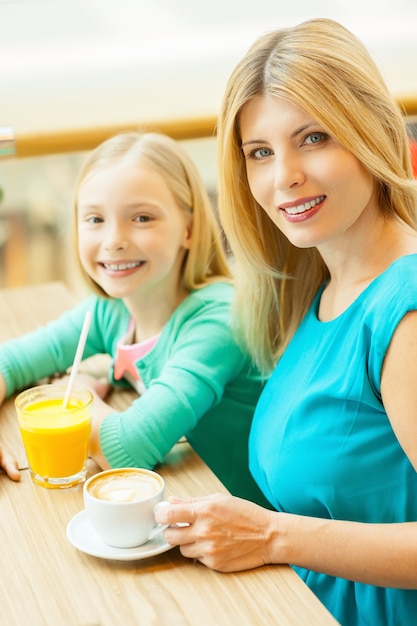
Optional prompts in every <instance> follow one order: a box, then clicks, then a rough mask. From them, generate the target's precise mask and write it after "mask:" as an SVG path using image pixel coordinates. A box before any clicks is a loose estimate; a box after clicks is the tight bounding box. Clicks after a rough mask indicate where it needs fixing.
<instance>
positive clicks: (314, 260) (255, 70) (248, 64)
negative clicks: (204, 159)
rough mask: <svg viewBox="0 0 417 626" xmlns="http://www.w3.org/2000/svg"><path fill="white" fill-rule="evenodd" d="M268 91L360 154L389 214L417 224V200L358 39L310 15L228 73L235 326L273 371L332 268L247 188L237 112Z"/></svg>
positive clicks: (226, 193) (228, 223) (226, 201)
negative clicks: (295, 241) (289, 234)
mask: <svg viewBox="0 0 417 626" xmlns="http://www.w3.org/2000/svg"><path fill="white" fill-rule="evenodd" d="M266 94H268V95H271V96H274V97H278V98H285V99H286V100H287V101H290V102H292V103H294V104H296V105H297V106H299V107H300V108H301V109H303V110H304V111H305V112H306V113H307V114H308V115H310V116H311V117H312V118H313V119H315V120H316V121H317V122H318V123H319V124H320V125H322V126H323V128H324V129H325V130H327V132H329V133H330V134H331V135H332V136H333V137H334V138H335V139H336V140H337V141H338V142H339V143H340V144H341V145H342V146H344V147H345V148H346V149H347V150H349V151H350V152H351V153H352V154H353V155H354V156H355V157H356V158H357V159H358V161H360V163H361V164H362V165H363V166H364V167H365V168H366V169H367V170H368V171H369V172H370V173H371V174H372V176H373V177H374V180H375V184H376V186H377V189H378V193H379V203H380V206H381V210H382V211H383V212H384V213H385V214H386V215H387V216H394V215H397V216H399V217H400V218H401V219H402V220H404V221H405V222H406V223H407V224H409V225H411V226H412V227H413V228H416V227H417V215H416V207H417V200H416V188H415V183H414V181H413V180H412V170H411V163H410V155H409V143H408V138H407V134H406V128H405V123H404V119H403V116H402V114H401V111H400V109H399V107H398V106H397V104H396V102H395V101H394V99H393V98H392V96H391V95H390V94H389V92H388V89H387V87H386V85H385V83H384V81H383V79H382V77H381V75H380V73H379V71H378V69H377V67H376V65H375V63H374V62H373V60H372V59H371V57H370V55H369V53H368V52H367V50H366V48H365V47H364V45H363V44H362V42H361V41H359V40H358V39H357V38H356V37H355V36H354V35H353V34H352V33H350V32H349V31H348V30H346V29H345V28H344V27H343V26H341V25H340V24H338V23H337V22H334V21H332V20H328V19H315V20H310V21H307V22H304V23H302V24H300V25H298V26H296V27H294V28H286V29H282V30H278V31H275V32H272V33H268V34H266V35H264V36H262V37H261V38H260V39H259V40H258V41H257V42H255V44H254V45H253V46H252V47H251V48H250V49H249V51H248V52H247V54H246V55H245V56H244V58H243V59H242V60H241V61H240V62H239V64H238V65H237V67H236V68H235V70H234V71H233V73H232V75H231V77H230V79H229V81H228V85H227V87H226V92H225V95H224V99H223V103H222V108H221V112H220V116H219V121H218V157H219V161H218V167H219V212H220V220H221V222H222V225H223V227H224V230H225V233H226V236H227V238H228V240H229V243H230V245H231V249H232V252H233V254H234V264H235V273H236V302H235V314H236V319H237V327H238V330H239V332H240V333H241V335H243V337H244V338H245V341H246V343H247V344H248V346H249V349H250V351H251V353H252V355H253V357H254V359H255V361H256V362H257V364H258V365H259V366H260V367H261V368H262V369H263V370H264V371H269V370H270V369H271V368H272V367H273V366H274V364H275V363H276V361H277V360H278V358H279V356H280V355H281V354H282V351H283V349H284V348H285V346H286V345H287V344H288V342H289V340H290V338H291V337H292V335H293V334H294V332H295V330H296V328H297V327H298V325H299V324H300V321H301V319H302V318H303V316H304V314H305V313H306V311H307V309H308V307H309V306H310V304H311V302H312V300H313V298H314V295H315V294H316V292H317V290H318V288H319V286H320V285H321V284H322V283H323V281H324V280H325V279H326V278H327V277H328V270H327V268H326V266H325V265H324V263H323V261H322V258H321V257H320V255H319V253H318V251H317V250H316V249H315V248H309V249H299V248H296V247H295V246H293V245H292V244H291V243H290V242H289V241H288V239H287V238H286V237H285V236H284V235H283V234H282V233H281V232H280V231H279V230H278V228H277V227H276V226H275V225H274V224H273V223H272V221H271V220H270V219H269V217H268V216H267V214H266V213H265V211H263V210H262V208H261V207H260V205H259V204H258V203H257V202H256V201H255V200H254V198H253V196H252V194H251V192H250V189H249V184H248V179H247V175H246V167H245V160H244V157H243V154H242V148H241V136H240V129H239V115H240V112H241V110H242V107H243V106H244V105H245V104H246V103H247V102H249V101H250V100H251V99H252V98H254V97H255V96H262V95H266Z"/></svg>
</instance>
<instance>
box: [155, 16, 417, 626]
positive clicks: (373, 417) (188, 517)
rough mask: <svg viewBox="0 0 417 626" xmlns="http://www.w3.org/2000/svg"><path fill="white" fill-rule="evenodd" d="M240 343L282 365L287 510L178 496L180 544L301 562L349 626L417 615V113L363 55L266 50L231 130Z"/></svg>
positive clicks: (280, 466) (277, 426) (226, 560)
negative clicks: (413, 136) (408, 114)
mask: <svg viewBox="0 0 417 626" xmlns="http://www.w3.org/2000/svg"><path fill="white" fill-rule="evenodd" d="M219 175H220V210H221V219H222V222H223V225H224V227H225V231H226V234H227V236H228V238H229V241H230V243H231V246H232V250H233V252H234V255H235V266H236V274H237V280H236V289H237V294H236V302H235V311H236V317H237V322H238V326H239V329H243V330H244V333H245V337H246V341H247V343H248V345H249V348H250V351H251V352H252V355H253V357H254V358H255V360H256V362H257V363H258V365H259V366H260V367H261V368H262V369H263V370H264V371H269V370H270V369H273V373H272V376H271V378H270V380H269V382H268V383H267V385H266V387H265V389H264V391H263V393H262V395H261V398H260V401H259V403H258V406H257V409H256V412H255V417H254V420H253V423H252V429H251V435H250V450H249V451H250V467H251V471H252V474H253V476H254V478H255V480H256V481H257V483H258V484H259V486H260V487H261V489H262V491H263V493H264V494H265V496H266V497H267V498H268V500H269V501H270V502H271V504H272V505H273V506H274V508H275V509H276V511H274V512H271V511H267V510H264V509H262V508H261V507H259V506H256V505H254V504H252V503H248V502H245V501H244V500H239V499H236V498H232V497H229V496H218V495H216V496H211V497H209V498H202V499H190V500H180V499H172V501H171V506H168V507H165V508H163V509H161V510H159V511H158V512H157V515H156V517H157V521H158V522H160V523H169V524H175V523H176V522H188V523H189V524H190V525H189V526H188V527H181V528H174V527H173V528H168V529H167V530H166V531H165V536H166V539H167V541H169V543H171V544H173V545H180V546H181V551H182V553H183V554H184V555H185V556H187V557H190V558H197V559H199V560H201V561H202V562H203V563H205V564H206V565H207V566H209V567H212V568H214V569H218V570H222V571H232V570H241V569H247V568H253V567H257V566H260V565H262V564H265V563H289V564H291V565H293V566H294V567H295V569H296V571H297V572H298V573H299V575H300V576H301V577H302V578H303V580H305V582H306V583H307V584H308V585H309V587H310V588H311V589H312V590H313V591H314V592H315V593H316V594H317V596H318V597H319V598H320V599H321V600H322V602H323V603H324V604H325V605H326V606H327V607H328V608H329V610H330V611H331V612H332V613H333V615H334V616H335V617H336V619H337V620H338V621H339V622H340V623H341V624H342V625H343V626H353V625H355V626H357V625H365V624H366V625H370V624H372V625H375V626H384V625H386V626H394V625H400V624H401V625H402V626H404V625H406V624H412V623H414V621H415V616H416V614H417V591H416V590H417V541H416V538H417V497H416V495H417V474H416V469H417V436H416V435H417V409H416V407H417V385H416V380H417V232H416V228H417V196H416V186H415V181H413V179H412V170H411V164H410V155H409V146H408V140H407V135H406V131H405V126H404V121H403V119H402V116H401V113H400V111H399V109H398V107H397V106H396V104H395V102H394V101H393V99H392V97H391V96H390V94H389V92H388V89H387V87H386V86H385V84H384V82H383V80H382V78H381V76H380V74H379V72H378V70H377V68H376V66H375V64H374V63H373V61H372V59H371V58H370V56H369V54H368V53H367V51H366V50H365V48H364V46H363V45H362V43H361V42H360V41H358V40H357V39H356V37H354V36H353V35H352V34H351V33H350V32H349V31H347V30H346V29H345V28H343V27H342V26H341V25H339V24H337V23H335V22H333V21H330V20H327V19H317V20H312V21H308V22H305V23H303V24H301V25H299V26H296V27H295V28H289V29H284V30H280V31H277V32H274V33H271V34H268V35H265V36H263V37H262V38H261V39H260V40H259V41H258V42H257V43H255V45H254V46H253V47H252V48H251V49H250V50H249V52H248V53H247V54H246V55H245V57H244V58H243V59H242V60H241V62H240V63H239V64H238V66H237V67H236V69H235V70H234V72H233V74H232V76H231V78H230V80H229V83H228V86H227V89H226V93H225V97H224V101H223V108H222V111H221V115H220V121H219Z"/></svg>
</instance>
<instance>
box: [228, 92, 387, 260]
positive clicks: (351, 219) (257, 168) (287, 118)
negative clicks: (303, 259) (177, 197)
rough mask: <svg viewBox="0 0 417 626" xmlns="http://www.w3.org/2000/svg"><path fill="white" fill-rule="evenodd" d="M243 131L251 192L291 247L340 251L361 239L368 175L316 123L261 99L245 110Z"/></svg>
mask: <svg viewBox="0 0 417 626" xmlns="http://www.w3.org/2000/svg"><path fill="white" fill-rule="evenodd" d="M240 132H241V137H242V151H243V154H244V157H245V159H246V172H247V177H248V181H249V186H250V189H251V192H252V194H253V196H254V198H255V200H256V201H257V202H258V203H259V204H260V206H261V207H262V208H263V209H264V211H265V212H266V213H267V214H268V215H269V217H270V218H271V220H272V221H273V222H274V224H275V225H276V226H277V227H278V228H279V229H280V230H281V231H282V232H283V233H284V235H285V236H286V237H287V238H288V239H289V240H290V241H291V242H292V243H293V244H294V245H295V246H297V247H299V248H308V247H313V246H314V247H318V248H319V249H320V248H321V247H323V248H325V249H326V246H329V245H330V246H332V247H333V248H334V247H335V246H337V248H338V249H339V248H340V246H343V245H345V246H346V245H351V243H352V238H357V237H358V236H359V237H361V236H366V234H367V232H368V229H369V225H367V220H369V217H370V216H371V215H374V214H375V212H377V211H378V206H377V202H376V195H375V192H374V181H373V178H372V176H371V175H370V174H369V172H367V170H365V169H364V167H363V166H362V165H361V164H360V162H359V161H358V160H357V159H356V157H354V156H353V155H352V154H351V153H350V152H349V151H348V150H346V149H345V148H343V147H342V146H341V145H340V144H338V143H337V142H336V141H335V139H333V138H332V137H331V136H330V135H329V134H328V133H327V132H326V131H325V130H324V129H323V128H322V127H321V126H320V124H318V123H317V122H316V121H315V120H313V119H311V118H310V117H309V116H308V115H307V114H306V113H304V111H302V110H301V109H300V108H299V107H297V106H296V105H294V104H292V103H290V102H288V101H286V100H284V99H281V98H274V97H272V96H265V97H256V98H254V99H253V100H251V101H250V102H248V103H247V104H246V105H245V106H244V107H243V109H242V112H241V117H240Z"/></svg>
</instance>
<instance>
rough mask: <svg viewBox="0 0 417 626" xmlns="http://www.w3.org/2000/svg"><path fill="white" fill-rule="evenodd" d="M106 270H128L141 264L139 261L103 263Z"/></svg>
mask: <svg viewBox="0 0 417 626" xmlns="http://www.w3.org/2000/svg"><path fill="white" fill-rule="evenodd" d="M103 265H104V267H105V268H106V270H111V271H112V272H121V271H123V270H130V269H133V268H134V267H139V265H141V262H140V261H135V262H134V263H103Z"/></svg>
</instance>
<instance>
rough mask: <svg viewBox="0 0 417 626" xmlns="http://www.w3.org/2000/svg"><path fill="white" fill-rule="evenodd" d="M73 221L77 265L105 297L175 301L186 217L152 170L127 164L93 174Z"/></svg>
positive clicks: (187, 239)
mask: <svg viewBox="0 0 417 626" xmlns="http://www.w3.org/2000/svg"><path fill="white" fill-rule="evenodd" d="M77 219H78V239H79V254H80V260H81V264H82V266H83V268H84V270H85V271H86V272H87V273H88V275H89V276H90V277H91V278H92V279H93V280H94V281H95V282H96V283H98V284H99V285H100V286H101V287H102V289H103V290H104V291H105V292H106V293H107V294H108V295H109V296H112V297H115V298H129V297H132V296H133V295H135V296H145V297H146V298H151V299H152V300H154V299H155V297H158V296H160V297H161V298H170V297H171V298H173V299H174V300H175V298H176V296H177V295H178V294H179V289H180V288H179V283H180V274H181V265H182V262H183V258H184V255H185V252H186V250H187V249H188V248H189V247H190V245H191V230H192V216H191V214H188V213H187V212H185V211H184V210H182V209H180V208H179V206H178V205H177V203H176V201H175V199H174V197H173V195H172V193H171V191H170V189H169V187H168V186H167V184H166V183H165V180H164V179H163V177H162V176H161V175H160V174H159V173H158V172H156V171H154V170H152V169H150V168H147V167H142V166H139V165H137V164H135V163H132V162H130V163H129V162H120V163H116V164H115V165H111V166H109V167H106V168H104V169H100V170H97V171H95V172H93V173H92V174H91V175H90V176H88V177H87V178H86V180H85V181H84V182H83V183H82V184H81V186H80V189H79V193H78V217H77Z"/></svg>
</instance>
